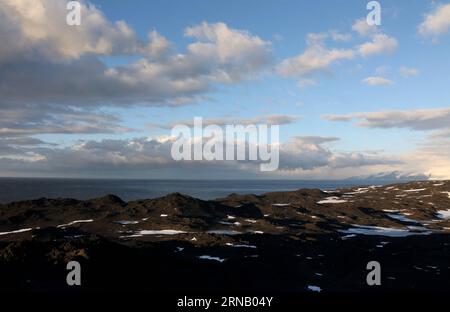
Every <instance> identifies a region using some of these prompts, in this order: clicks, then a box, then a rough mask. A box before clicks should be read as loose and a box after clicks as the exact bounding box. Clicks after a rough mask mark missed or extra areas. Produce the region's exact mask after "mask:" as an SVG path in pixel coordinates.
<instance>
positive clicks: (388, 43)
mask: <svg viewBox="0 0 450 312" xmlns="http://www.w3.org/2000/svg"><path fill="white" fill-rule="evenodd" d="M397 46H398V42H397V40H396V39H395V38H392V37H389V36H388V35H386V34H375V35H373V36H372V40H371V41H370V42H366V43H363V44H361V45H359V46H358V52H359V54H361V56H363V57H367V56H370V55H375V54H381V53H393V52H394V51H395V50H396V49H397Z"/></svg>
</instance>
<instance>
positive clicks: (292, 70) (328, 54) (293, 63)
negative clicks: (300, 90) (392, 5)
mask: <svg viewBox="0 0 450 312" xmlns="http://www.w3.org/2000/svg"><path fill="white" fill-rule="evenodd" d="M352 29H353V30H354V31H355V32H356V33H358V34H359V35H360V36H361V37H363V38H364V39H365V40H367V38H368V39H369V41H366V42H363V43H362V44H358V45H355V46H353V47H349V48H333V47H329V46H327V45H326V43H325V42H326V40H327V39H328V40H329V39H331V41H334V42H336V41H337V42H348V41H350V40H351V39H352V35H351V34H343V33H339V32H337V31H335V30H334V31H329V32H322V33H309V34H308V35H307V37H306V49H305V51H304V52H303V53H302V54H299V55H297V56H294V57H290V58H286V59H284V60H283V61H282V62H281V63H280V64H279V65H278V67H277V71H278V73H279V74H280V75H282V76H285V77H301V78H303V79H304V77H305V76H311V75H313V74H315V73H318V72H324V71H329V70H330V67H331V66H332V65H334V64H339V63H340V62H341V61H344V60H350V59H354V58H356V57H369V56H372V55H377V54H383V53H393V52H394V51H395V50H396V49H397V47H398V41H397V39H395V38H393V37H391V36H388V35H386V34H384V33H382V32H381V31H380V29H379V28H378V27H377V26H370V25H368V24H367V22H366V19H359V20H357V21H355V23H354V24H353V25H352ZM307 82H309V81H308V80H307ZM304 85H305V84H303V83H302V81H300V86H301V87H303V86H304ZM306 85H307V84H306Z"/></svg>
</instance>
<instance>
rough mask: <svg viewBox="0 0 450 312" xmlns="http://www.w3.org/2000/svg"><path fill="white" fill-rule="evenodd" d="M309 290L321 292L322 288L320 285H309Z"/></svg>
mask: <svg viewBox="0 0 450 312" xmlns="http://www.w3.org/2000/svg"><path fill="white" fill-rule="evenodd" d="M308 290H310V291H314V292H321V291H322V288H320V287H319V286H314V285H308Z"/></svg>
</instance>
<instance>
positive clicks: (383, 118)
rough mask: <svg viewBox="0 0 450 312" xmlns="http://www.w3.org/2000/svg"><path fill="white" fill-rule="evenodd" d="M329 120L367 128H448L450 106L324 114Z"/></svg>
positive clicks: (449, 126)
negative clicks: (355, 121)
mask: <svg viewBox="0 0 450 312" xmlns="http://www.w3.org/2000/svg"><path fill="white" fill-rule="evenodd" d="M323 118H325V119H327V120H330V121H353V120H357V121H358V122H357V125H358V126H361V127H367V128H384V129H391V128H405V129H410V130H438V129H447V128H450V108H440V109H423V110H409V111H386V112H370V113H352V114H345V115H326V116H323Z"/></svg>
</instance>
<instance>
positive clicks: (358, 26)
mask: <svg viewBox="0 0 450 312" xmlns="http://www.w3.org/2000/svg"><path fill="white" fill-rule="evenodd" d="M352 29H353V31H355V32H356V33H358V34H359V35H360V36H368V35H371V34H375V33H376V32H378V26H377V25H369V23H367V19H366V18H360V19H357V20H356V21H355V22H354V23H353V25H352Z"/></svg>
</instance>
